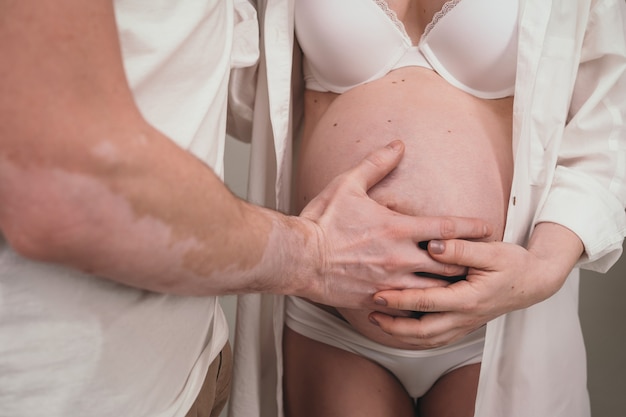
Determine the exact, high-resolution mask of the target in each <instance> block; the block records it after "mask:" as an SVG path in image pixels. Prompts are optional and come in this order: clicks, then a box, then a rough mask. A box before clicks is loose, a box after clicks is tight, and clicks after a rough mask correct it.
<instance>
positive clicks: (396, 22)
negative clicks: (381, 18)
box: [374, 0, 411, 39]
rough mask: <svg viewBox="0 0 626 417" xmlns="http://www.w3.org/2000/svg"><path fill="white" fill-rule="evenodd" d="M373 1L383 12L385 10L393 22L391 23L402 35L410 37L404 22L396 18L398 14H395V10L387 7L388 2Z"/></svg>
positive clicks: (382, 0)
mask: <svg viewBox="0 0 626 417" xmlns="http://www.w3.org/2000/svg"><path fill="white" fill-rule="evenodd" d="M374 3H376V5H377V6H378V7H380V8H381V9H382V11H383V12H385V14H386V15H387V16H388V17H389V19H390V20H391V21H392V22H393V24H394V25H396V27H397V28H398V30H399V31H400V32H402V34H403V35H404V37H405V38H406V39H411V38H410V37H409V34H408V33H406V29H405V28H404V24H403V23H402V21H401V20H400V19H398V15H397V14H396V12H395V10H393V9H392V8H391V7H389V4H387V1H386V0H374Z"/></svg>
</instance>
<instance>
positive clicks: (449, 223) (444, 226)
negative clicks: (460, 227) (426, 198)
mask: <svg viewBox="0 0 626 417" xmlns="http://www.w3.org/2000/svg"><path fill="white" fill-rule="evenodd" d="M440 233H441V237H442V238H443V239H452V238H454V237H456V224H455V223H454V220H453V219H452V218H450V217H446V218H445V219H443V221H442V222H441V229H440Z"/></svg>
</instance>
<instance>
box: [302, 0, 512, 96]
mask: <svg viewBox="0 0 626 417" xmlns="http://www.w3.org/2000/svg"><path fill="white" fill-rule="evenodd" d="M452 3H453V5H452V7H450V8H446V10H445V14H443V15H441V16H440V17H437V18H436V19H434V22H433V24H432V26H431V28H430V29H428V31H427V33H425V34H424V35H423V36H422V38H421V39H420V42H419V45H418V46H417V47H415V46H412V45H411V41H410V39H409V38H408V37H407V36H406V34H405V33H404V32H403V30H402V29H401V28H399V27H398V26H397V25H396V23H395V22H394V21H393V20H392V18H391V17H390V16H389V15H388V14H387V13H386V12H385V11H384V10H383V9H382V8H381V7H380V5H379V4H377V2H376V1H374V0H296V2H295V28H296V36H297V39H298V42H299V44H300V46H301V48H302V51H303V53H304V56H305V57H306V59H305V60H304V63H303V64H304V72H305V79H306V82H307V84H306V85H307V88H310V89H313V90H317V91H332V92H335V93H344V92H345V91H347V90H349V89H351V88H353V87H356V86H358V85H361V84H364V83H366V82H369V81H373V80H375V79H378V78H380V77H382V76H384V75H386V74H387V73H388V72H389V71H391V70H393V69H397V68H401V67H403V66H423V67H426V68H431V69H433V70H435V71H436V72H437V73H438V74H439V75H441V76H442V78H444V79H445V80H446V81H448V82H449V83H450V84H452V85H454V86H455V87H457V88H459V89H461V90H463V91H465V92H467V93H469V94H472V95H474V96H476V97H479V98H486V99H493V98H502V97H507V96H511V95H513V93H514V88H515V73H516V69H517V17H518V8H519V0H461V1H459V2H458V3H457V2H450V4H452ZM418 55H419V56H418Z"/></svg>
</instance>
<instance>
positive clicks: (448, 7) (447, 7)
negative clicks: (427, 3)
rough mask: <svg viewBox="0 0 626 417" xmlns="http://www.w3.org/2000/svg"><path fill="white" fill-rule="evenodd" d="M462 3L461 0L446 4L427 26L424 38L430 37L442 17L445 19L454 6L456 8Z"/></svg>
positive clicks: (453, 0)
mask: <svg viewBox="0 0 626 417" xmlns="http://www.w3.org/2000/svg"><path fill="white" fill-rule="evenodd" d="M460 2H461V0H449V1H447V2H445V3H444V5H443V6H442V7H441V10H439V11H438V12H437V13H435V15H434V16H433V19H432V20H431V21H430V23H429V24H428V25H427V26H426V29H424V33H423V34H422V37H424V36H428V34H429V33H430V31H431V30H432V29H433V28H434V27H435V25H436V24H437V22H439V21H440V20H441V18H442V17H444V16H445V15H446V14H447V13H448V12H449V11H450V10H452V9H453V8H454V6H456V5H457V4H459V3H460Z"/></svg>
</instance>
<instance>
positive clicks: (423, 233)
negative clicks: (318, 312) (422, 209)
mask: <svg viewBox="0 0 626 417" xmlns="http://www.w3.org/2000/svg"><path fill="white" fill-rule="evenodd" d="M403 152H404V145H403V144H402V142H400V141H394V142H392V143H390V144H389V145H388V146H386V147H385V148H381V149H379V150H377V151H375V152H372V153H371V154H369V155H368V156H367V157H366V158H365V159H364V160H363V161H362V162H361V163H360V164H359V165H357V166H356V167H355V168H353V169H352V170H350V171H348V172H346V173H344V174H343V175H340V176H339V177H337V178H336V179H335V180H334V181H332V182H331V183H330V184H329V185H328V186H327V187H326V188H325V189H324V191H322V192H321V193H320V194H319V195H318V196H317V197H316V198H315V199H313V200H312V201H311V203H309V204H308V205H307V206H306V207H305V209H304V210H303V211H302V213H301V215H300V217H301V218H304V219H309V220H311V221H312V222H313V225H314V227H315V230H316V233H317V238H318V243H319V264H318V268H319V269H318V270H317V271H314V272H313V273H314V274H315V281H314V282H309V284H310V285H309V287H308V288H306V289H305V292H306V293H305V294H298V295H302V296H304V297H307V298H309V299H312V300H314V301H319V302H322V303H325V304H330V305H334V306H338V307H354V308H363V307H366V306H367V307H370V308H372V307H373V306H374V304H373V302H372V294H374V293H375V292H376V291H379V290H382V289H392V288H396V289H398V288H415V287H419V288H423V287H427V286H433V285H442V281H441V280H437V279H428V278H420V277H416V276H415V275H414V273H413V272H414V271H421V272H429V273H433V274H439V275H447V276H450V275H458V274H461V273H464V271H465V268H463V267H458V266H450V265H445V264H443V263H441V262H437V261H436V260H434V259H432V258H431V257H430V256H429V254H428V253H427V251H426V250H423V249H420V248H419V247H418V243H419V242H423V241H428V240H431V239H450V238H484V237H487V236H489V235H490V234H491V232H492V228H491V227H490V226H489V225H488V224H486V222H484V221H481V220H477V219H463V218H451V217H446V218H434V217H433V218H431V217H412V216H407V215H402V214H399V213H397V212H394V211H392V210H390V209H388V208H387V207H384V206H382V205H380V204H378V203H376V202H375V201H374V200H372V199H371V198H369V196H368V194H367V191H368V190H369V189H370V188H371V187H373V186H374V185H375V184H376V183H378V182H379V181H380V180H382V179H383V178H384V177H385V176H386V175H387V174H388V173H389V172H391V171H392V170H393V169H394V168H395V167H396V166H397V165H398V163H399V162H400V159H401V158H402V155H403ZM308 278H309V279H310V276H309V277H308Z"/></svg>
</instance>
